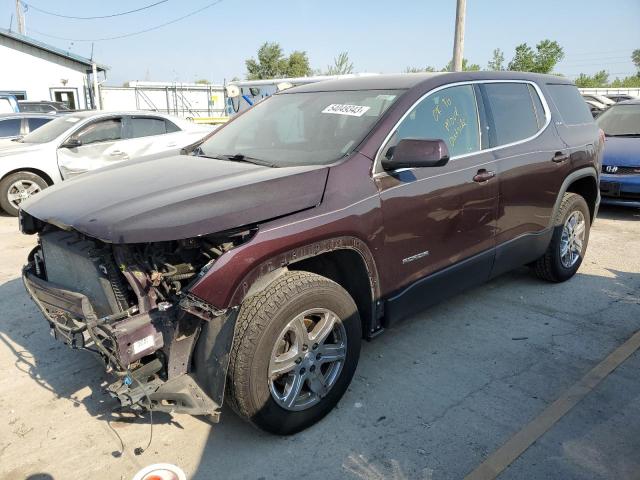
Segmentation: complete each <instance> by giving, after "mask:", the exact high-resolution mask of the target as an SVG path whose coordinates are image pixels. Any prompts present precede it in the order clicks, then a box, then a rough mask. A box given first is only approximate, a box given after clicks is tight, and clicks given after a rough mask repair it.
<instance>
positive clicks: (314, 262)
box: [232, 237, 382, 337]
mask: <svg viewBox="0 0 640 480" xmlns="http://www.w3.org/2000/svg"><path fill="white" fill-rule="evenodd" d="M288 270H290V271H293V270H298V271H306V272H311V273H316V274H318V275H322V276H324V277H327V278H329V279H330V280H333V281H334V282H336V283H338V284H339V285H340V286H341V287H342V288H344V289H345V290H346V291H347V292H348V293H349V295H351V297H352V298H353V300H354V301H355V303H356V305H357V307H358V311H359V312H360V317H361V319H362V331H363V334H364V336H365V337H370V336H372V335H373V334H375V332H376V331H377V330H379V329H380V322H379V319H380V317H381V315H382V311H381V309H380V308H379V307H380V304H379V299H380V290H379V281H378V273H377V269H376V266H375V262H374V259H373V256H372V254H371V252H370V251H369V248H368V247H367V246H366V244H365V243H364V242H362V241H361V240H360V239H358V238H355V237H338V238H332V239H328V240H322V241H319V242H316V243H313V244H311V245H306V246H303V247H298V248H296V249H294V250H290V251H287V252H284V253H281V254H279V255H277V256H276V257H274V258H272V259H270V260H268V261H266V262H263V263H261V264H260V265H259V266H257V267H255V268H254V269H253V270H252V271H251V272H250V273H249V274H248V275H246V276H245V278H244V279H243V281H242V282H241V283H240V286H239V287H238V289H237V290H236V292H235V294H234V295H233V302H232V304H234V305H239V304H240V303H242V302H243V301H244V299H245V298H247V297H249V296H251V295H254V294H256V293H258V292H260V291H262V290H264V289H265V288H266V287H267V286H268V285H269V284H270V283H271V282H272V281H274V280H275V279H276V278H278V277H279V276H280V275H281V274H282V273H284V272H286V271H288Z"/></svg>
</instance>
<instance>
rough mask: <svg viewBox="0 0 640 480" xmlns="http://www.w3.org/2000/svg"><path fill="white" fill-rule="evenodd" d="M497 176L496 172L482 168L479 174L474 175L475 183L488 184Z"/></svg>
mask: <svg viewBox="0 0 640 480" xmlns="http://www.w3.org/2000/svg"><path fill="white" fill-rule="evenodd" d="M495 176H496V172H492V171H491V170H485V169H484V168H481V169H480V170H478V173H476V174H475V175H474V177H473V181H474V182H477V183H484V182H488V181H489V180H491V179H492V178H493V177H495Z"/></svg>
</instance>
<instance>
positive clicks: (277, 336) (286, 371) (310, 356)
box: [227, 272, 362, 435]
mask: <svg viewBox="0 0 640 480" xmlns="http://www.w3.org/2000/svg"><path fill="white" fill-rule="evenodd" d="M361 334H362V332H361V325H360V317H359V316H358V311H357V308H356V305H355V303H354V301H353V299H352V298H351V296H349V294H348V293H347V292H346V291H345V290H344V289H343V288H342V287H341V286H340V285H338V284H337V283H335V282H333V281H331V280H329V279H327V278H325V277H322V276H320V275H316V274H313V273H308V272H288V273H286V274H284V275H282V276H281V277H279V278H278V279H277V280H275V281H274V282H273V283H272V284H271V285H269V286H268V287H267V288H266V289H265V290H263V291H262V292H260V293H259V294H257V295H254V296H253V297H251V298H249V299H247V300H246V301H245V302H244V303H243V304H242V307H241V309H240V313H239V315H238V324H237V325H236V335H235V338H234V345H233V348H232V351H231V359H230V364H229V375H228V383H229V385H228V390H227V394H228V397H229V400H230V403H231V406H232V407H233V409H234V410H235V411H236V412H237V413H238V414H239V415H240V416H241V417H243V418H245V419H246V420H248V421H250V422H251V423H252V424H254V425H256V426H257V427H259V428H262V429H264V430H267V431H269V432H272V433H277V434H281V435H287V434H291V433H295V432H298V431H300V430H302V429H304V428H307V427H309V426H310V425H313V424H314V423H315V422H317V421H318V420H320V419H321V418H322V417H324V416H325V415H326V414H327V413H328V412H329V411H330V410H331V409H332V408H333V407H334V406H335V404H336V403H337V402H338V401H339V400H340V398H341V397H342V395H343V394H344V392H345V391H346V389H347V387H348V385H349V383H350V382H351V379H352V377H353V374H354V372H355V369H356V366H357V363H358V357H359V355H360V338H361Z"/></svg>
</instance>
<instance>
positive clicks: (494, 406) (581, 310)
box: [0, 209, 640, 480]
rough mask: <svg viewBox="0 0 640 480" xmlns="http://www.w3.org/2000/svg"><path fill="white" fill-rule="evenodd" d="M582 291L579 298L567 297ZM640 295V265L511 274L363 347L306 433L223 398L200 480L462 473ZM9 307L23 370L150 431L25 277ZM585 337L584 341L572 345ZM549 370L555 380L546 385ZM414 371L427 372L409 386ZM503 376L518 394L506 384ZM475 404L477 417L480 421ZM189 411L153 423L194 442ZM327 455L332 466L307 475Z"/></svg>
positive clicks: (596, 354) (597, 352)
mask: <svg viewBox="0 0 640 480" xmlns="http://www.w3.org/2000/svg"><path fill="white" fill-rule="evenodd" d="M600 216H601V217H603V218H612V219H614V218H615V219H617V216H620V217H621V219H622V220H624V219H627V220H629V219H633V220H637V219H638V217H636V216H635V214H633V213H630V212H629V211H628V210H619V209H605V210H603V211H601V214H600ZM586 260H589V256H587V258H586ZM575 292H577V297H576V298H575V299H573V300H572V302H573V303H571V304H569V305H566V304H565V302H563V301H561V300H562V299H566V298H570V295H571V294H572V293H575ZM638 292H640V276H639V275H638V273H636V272H626V271H620V270H613V269H606V271H605V272H604V273H603V274H602V275H593V274H587V273H581V272H578V274H577V275H576V277H575V278H574V279H572V280H571V281H569V282H566V283H563V284H558V285H550V284H547V283H544V282H541V281H539V280H537V279H535V278H533V277H532V276H531V275H530V274H529V272H528V270H527V269H524V268H523V269H519V270H516V271H514V272H511V273H508V274H505V275H503V276H501V277H499V278H497V279H495V280H493V281H491V282H489V283H488V284H486V285H484V286H481V287H478V288H475V289H472V290H469V291H467V292H465V293H463V294H461V295H458V296H457V297H454V298H452V299H450V300H448V301H445V302H443V303H441V304H440V305H437V306H435V307H433V308H431V309H428V310H425V311H424V312H421V313H420V314H418V315H415V316H413V317H411V318H409V319H407V320H405V321H404V322H402V323H400V324H399V325H398V326H397V327H394V328H392V329H389V330H388V331H387V332H386V333H385V334H384V335H382V336H381V337H380V338H379V339H376V340H374V341H372V342H365V343H363V349H362V354H361V359H360V363H359V366H358V370H357V371H356V375H355V377H354V380H353V382H352V384H351V386H350V387H349V389H348V391H347V393H346V394H345V396H344V397H343V399H342V400H341V401H340V403H339V404H338V407H337V408H336V409H335V410H334V411H332V412H331V413H330V414H329V415H328V416H327V417H326V418H325V419H324V420H322V421H321V422H319V423H318V424H317V425H315V426H313V427H311V428H309V429H308V430H305V431H303V432H301V433H299V434H297V435H293V436H290V437H277V436H273V435H269V434H266V433H263V432H260V431H258V430H256V429H255V428H253V427H251V426H250V425H248V424H247V423H245V422H243V421H242V420H240V419H239V418H238V417H237V416H236V415H235V414H234V413H233V412H232V411H231V410H230V409H229V408H228V407H224V408H223V412H222V417H221V418H222V420H221V423H219V424H217V425H212V426H211V429H210V432H209V437H208V439H207V440H206V442H205V443H204V444H203V445H204V446H203V448H202V453H201V458H200V461H199V463H198V465H197V467H195V468H192V469H191V471H190V472H189V473H190V477H189V478H192V479H194V480H205V479H207V480H208V479H211V478H252V479H255V478H260V477H264V478H282V477H283V476H291V477H292V478H297V477H300V478H303V477H305V476H307V477H309V478H316V476H315V474H316V473H317V474H318V475H320V474H321V472H322V471H324V472H325V473H326V474H327V475H326V478H356V479H359V478H362V479H365V478H375V479H386V478H393V479H400V478H416V479H422V478H430V477H429V476H428V475H430V473H428V472H430V471H431V470H430V469H431V468H434V469H436V470H435V472H436V473H435V474H434V478H441V477H442V478H444V477H446V478H461V477H462V476H463V475H464V474H465V473H467V472H468V471H470V470H471V469H472V468H473V467H474V466H475V465H476V464H477V463H479V462H480V461H481V459H482V456H483V455H485V454H486V453H487V451H488V450H490V449H491V448H493V445H494V443H495V439H496V437H498V436H500V435H502V437H500V441H503V440H505V439H506V438H508V436H509V435H510V433H511V431H512V428H513V427H512V426H509V427H508V428H504V421H505V417H506V418H507V419H510V421H511V423H512V424H516V425H517V424H519V423H522V424H524V423H526V418H528V417H527V416H528V415H529V416H531V415H536V414H537V413H539V411H541V410H542V409H543V408H544V406H545V403H544V402H550V401H553V400H554V399H555V398H556V397H557V396H558V395H559V393H561V392H562V390H563V389H564V388H565V387H566V386H567V384H571V383H573V382H574V381H575V380H576V379H578V378H580V377H581V376H582V375H583V374H584V373H585V372H586V371H588V370H589V369H590V368H591V367H592V366H593V363H594V362H598V361H600V360H601V359H602V358H604V356H606V354H607V353H608V352H609V351H610V350H612V349H613V348H612V346H613V345H617V344H618V343H620V342H621V341H623V340H624V339H626V337H627V336H628V335H630V334H631V333H632V332H633V331H635V330H637V329H638V328H640V315H635V317H633V316H629V315H628V313H629V312H631V310H629V309H628V308H626V307H628V306H629V305H632V306H633V308H634V310H633V312H638V310H639V309H638V306H640V294H639V293H638ZM565 307H566V308H565ZM572 309H574V310H575V309H577V312H572V311H571V310H572ZM0 312H2V314H3V315H2V317H3V318H2V320H1V321H0V342H2V343H3V344H4V345H6V346H7V348H8V349H9V351H10V352H11V355H12V356H13V357H14V366H15V368H16V369H18V370H20V371H21V372H24V373H25V374H27V375H28V376H29V377H30V378H31V379H32V381H33V382H34V384H35V385H38V387H40V388H43V389H45V390H47V391H48V392H51V393H52V394H53V395H55V397H57V398H64V399H68V400H69V401H71V402H72V403H73V404H74V406H75V407H77V408H84V409H86V411H87V413H88V414H89V415H90V416H92V417H95V418H97V419H99V420H101V421H104V422H108V423H116V422H123V423H134V424H137V425H138V426H139V428H145V429H146V428H147V423H148V419H147V417H146V416H144V415H142V416H140V415H131V414H121V413H119V412H118V410H117V402H115V401H114V400H112V399H111V397H109V396H108V395H107V394H106V393H105V392H104V388H105V387H106V385H107V384H108V383H109V382H111V381H112V379H111V378H110V377H109V376H108V375H107V374H106V373H104V367H103V365H102V363H101V362H100V361H99V360H98V359H97V358H96V357H95V356H94V355H93V354H91V353H89V352H79V351H72V350H71V349H69V348H68V347H66V346H65V345H63V344H61V343H59V342H56V341H55V340H53V339H52V338H51V337H50V336H49V333H48V326H47V324H46V322H45V320H44V319H43V317H42V315H41V313H40V312H39V311H38V309H37V308H36V307H35V305H34V304H33V303H32V302H31V300H30V299H29V298H28V296H27V295H26V293H25V291H24V286H23V284H22V281H21V279H20V278H14V279H12V280H9V281H8V282H6V283H4V284H1V285H0ZM578 336H579V339H580V340H579V341H580V345H578V346H576V345H572V344H571V342H572V341H573V342H575V341H576V340H575V339H576V337H578ZM496 359H499V360H496ZM546 372H551V373H552V374H553V375H551V376H549V377H548V378H546V377H545V379H544V382H540V384H536V383H535V382H536V381H538V376H541V375H543V373H544V375H546ZM10 374H11V371H10V372H9V375H10ZM534 374H535V375H534ZM411 378H413V379H415V380H417V381H416V382H413V383H408V380H407V379H411ZM506 378H508V382H509V388H508V389H507V388H503V387H504V385H503V383H504V382H505V379H506ZM511 386H513V387H514V388H513V389H511ZM87 388H88V390H89V391H90V393H89V394H85V393H86V390H87ZM78 392H84V393H82V394H78ZM399 392H402V393H399ZM520 394H522V395H523V396H522V398H520V397H519V396H518V395H520ZM532 395H535V396H534V397H532ZM531 398H535V399H536V400H535V401H533V400H531ZM467 403H468V404H470V405H471V406H468V407H467ZM513 405H517V407H514V406H513ZM465 408H466V409H468V410H470V411H473V412H475V413H473V417H472V418H471V420H470V417H469V414H465V413H464V411H465ZM483 408H484V410H483ZM460 409H462V412H463V414H460ZM450 412H452V413H451V414H450ZM453 413H455V415H453ZM181 418H183V416H181V415H168V414H162V413H159V412H158V413H155V414H154V416H153V419H154V423H163V424H167V425H171V426H175V427H177V428H178V429H181V430H180V431H178V432H176V433H175V435H174V440H173V441H174V442H177V443H178V444H181V445H189V444H190V443H191V441H192V439H190V432H189V431H188V429H182V426H181V424H180V421H181ZM604 420H606V417H605V416H603V417H602V419H596V420H594V421H596V422H600V421H604ZM115 435H116V436H117V433H115ZM492 435H493V436H492ZM503 437H504V438H503ZM443 445H450V447H447V448H446V449H445V448H444V447H443ZM320 446H323V450H319V447H320ZM70 447H73V445H70ZM127 448H129V446H127ZM114 456H116V455H114ZM260 459H263V460H260ZM460 459H465V460H464V461H461V460H460ZM612 461H613V460H612ZM318 462H319V463H320V464H321V465H322V469H321V470H317V471H314V473H310V472H311V470H310V468H311V466H312V465H315V464H317V463H318ZM442 465H448V466H450V468H451V470H450V471H448V472H447V473H446V475H440V474H439V473H443V471H442V469H441V468H439V467H442ZM283 466H287V468H288V470H286V475H285V474H283V470H282V468H284V467H283ZM438 470H440V472H439V473H438ZM397 471H400V472H403V473H402V475H403V476H400V477H397V475H396V473H394V472H397ZM358 472H360V473H358ZM367 472H368V473H367ZM424 472H427V473H424ZM44 475H47V474H44ZM34 478H40V477H37V476H36V477H34ZM42 478H47V477H46V476H45V477H42Z"/></svg>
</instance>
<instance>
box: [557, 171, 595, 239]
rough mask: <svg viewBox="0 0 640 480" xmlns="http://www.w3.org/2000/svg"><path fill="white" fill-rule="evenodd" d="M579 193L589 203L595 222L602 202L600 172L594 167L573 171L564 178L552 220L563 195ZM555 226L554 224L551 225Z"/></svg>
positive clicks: (592, 218)
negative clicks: (599, 184)
mask: <svg viewBox="0 0 640 480" xmlns="http://www.w3.org/2000/svg"><path fill="white" fill-rule="evenodd" d="M567 192H571V193H577V194H578V195H580V196H582V197H583V198H584V199H585V201H586V202H587V205H588V206H589V212H590V214H591V222H593V220H594V218H595V216H596V214H597V213H598V205H599V203H600V189H599V187H598V174H597V172H596V169H595V168H593V167H585V168H581V169H579V170H576V171H574V172H571V173H570V174H569V175H568V176H567V178H565V179H564V182H563V183H562V186H561V188H560V192H559V193H558V197H557V198H556V203H555V206H554V209H553V215H552V216H551V220H550V221H551V222H553V219H554V218H555V215H556V212H557V211H558V209H559V208H560V204H561V203H562V197H563V196H564V194H565V193H567ZM550 226H551V227H554V225H553V224H551V225H550Z"/></svg>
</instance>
